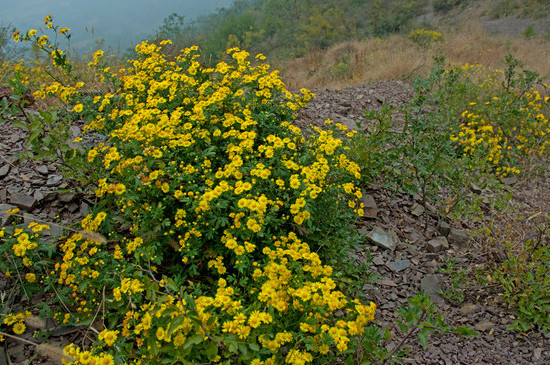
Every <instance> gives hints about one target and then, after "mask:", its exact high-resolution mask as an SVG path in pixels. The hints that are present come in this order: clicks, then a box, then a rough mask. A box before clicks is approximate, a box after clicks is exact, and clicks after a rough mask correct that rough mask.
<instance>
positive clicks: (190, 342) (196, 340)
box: [183, 335, 204, 349]
mask: <svg viewBox="0 0 550 365" xmlns="http://www.w3.org/2000/svg"><path fill="white" fill-rule="evenodd" d="M203 340H204V335H195V336H193V337H190V338H189V339H188V340H187V342H185V345H183V348H184V349H187V348H189V347H191V346H193V345H198V344H199V343H201V342H202V341H203Z"/></svg>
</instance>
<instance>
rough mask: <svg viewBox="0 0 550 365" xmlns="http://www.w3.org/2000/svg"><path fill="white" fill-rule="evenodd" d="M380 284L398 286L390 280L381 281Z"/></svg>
mask: <svg viewBox="0 0 550 365" xmlns="http://www.w3.org/2000/svg"><path fill="white" fill-rule="evenodd" d="M379 284H380V285H384V286H397V284H396V283H395V282H394V281H393V280H390V279H382V280H380V281H379Z"/></svg>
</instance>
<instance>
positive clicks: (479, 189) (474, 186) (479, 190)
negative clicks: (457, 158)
mask: <svg viewBox="0 0 550 365" xmlns="http://www.w3.org/2000/svg"><path fill="white" fill-rule="evenodd" d="M470 189H471V190H472V192H473V193H476V194H481V192H482V191H483V190H482V189H481V188H480V187H479V186H477V185H476V184H473V183H472V185H471V186H470Z"/></svg>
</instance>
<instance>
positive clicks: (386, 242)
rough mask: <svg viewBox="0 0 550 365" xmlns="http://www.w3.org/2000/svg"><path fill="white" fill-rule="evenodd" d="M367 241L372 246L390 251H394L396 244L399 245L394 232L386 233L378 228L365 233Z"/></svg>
mask: <svg viewBox="0 0 550 365" xmlns="http://www.w3.org/2000/svg"><path fill="white" fill-rule="evenodd" d="M367 239H368V240H369V241H370V242H371V243H372V244H375V245H378V246H380V247H382V248H385V249H388V250H391V251H393V250H395V248H396V247H397V244H398V243H399V238H398V237H397V235H396V234H395V232H393V231H390V232H386V231H385V230H383V229H382V228H380V227H374V229H373V230H372V231H370V232H367Z"/></svg>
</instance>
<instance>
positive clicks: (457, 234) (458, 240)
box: [447, 228, 470, 248]
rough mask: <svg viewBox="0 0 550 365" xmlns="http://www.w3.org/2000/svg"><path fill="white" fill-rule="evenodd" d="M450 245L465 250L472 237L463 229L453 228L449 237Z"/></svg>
mask: <svg viewBox="0 0 550 365" xmlns="http://www.w3.org/2000/svg"><path fill="white" fill-rule="evenodd" d="M447 239H448V240H449V243H451V244H453V245H457V246H458V247H460V248H464V247H466V246H467V245H468V242H470V237H468V235H467V234H466V233H465V232H464V231H463V230H461V229H457V228H451V230H450V232H449V235H448V236H447Z"/></svg>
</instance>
